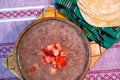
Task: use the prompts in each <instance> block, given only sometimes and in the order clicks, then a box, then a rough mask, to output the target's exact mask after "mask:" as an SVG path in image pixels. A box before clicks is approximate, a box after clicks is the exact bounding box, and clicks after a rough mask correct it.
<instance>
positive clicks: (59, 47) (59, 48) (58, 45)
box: [55, 42, 62, 50]
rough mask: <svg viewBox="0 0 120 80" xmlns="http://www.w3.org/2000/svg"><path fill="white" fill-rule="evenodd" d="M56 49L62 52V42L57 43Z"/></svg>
mask: <svg viewBox="0 0 120 80" xmlns="http://www.w3.org/2000/svg"><path fill="white" fill-rule="evenodd" d="M55 46H56V48H57V49H58V50H62V47H61V44H60V42H58V43H56V45H55Z"/></svg>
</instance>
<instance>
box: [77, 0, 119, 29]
mask: <svg viewBox="0 0 120 80" xmlns="http://www.w3.org/2000/svg"><path fill="white" fill-rule="evenodd" d="M77 4H78V7H79V9H80V12H81V14H82V16H83V18H84V19H85V20H86V21H87V22H88V23H89V24H91V25H93V26H96V27H111V26H112V27H113V26H120V0H77Z"/></svg>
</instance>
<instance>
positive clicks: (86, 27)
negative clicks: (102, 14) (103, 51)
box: [55, 0, 120, 48]
mask: <svg viewBox="0 0 120 80" xmlns="http://www.w3.org/2000/svg"><path fill="white" fill-rule="evenodd" d="M55 7H56V9H58V11H59V12H60V13H61V14H62V15H63V16H64V17H66V18H67V19H69V20H70V21H72V22H74V23H75V24H77V25H78V26H80V28H81V29H82V30H83V31H84V32H85V34H86V36H87V37H88V39H89V40H90V41H95V42H96V43H98V44H99V45H101V46H103V47H104V48H110V47H111V46H112V45H113V44H114V43H116V42H117V41H118V40H120V27H119V26H118V27H101V28H97V27H95V26H92V25H90V24H88V23H87V22H86V21H85V20H84V18H83V17H82V15H81V13H80V12H79V8H78V6H77V3H76V0H56V1H55Z"/></svg>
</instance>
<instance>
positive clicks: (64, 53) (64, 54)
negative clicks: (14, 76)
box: [60, 51, 68, 57]
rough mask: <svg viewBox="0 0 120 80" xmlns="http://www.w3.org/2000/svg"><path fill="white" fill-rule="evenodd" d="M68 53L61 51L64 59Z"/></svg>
mask: <svg viewBox="0 0 120 80" xmlns="http://www.w3.org/2000/svg"><path fill="white" fill-rule="evenodd" d="M67 54H68V53H67V52H66V51H60V56H62V57H65V56H67Z"/></svg>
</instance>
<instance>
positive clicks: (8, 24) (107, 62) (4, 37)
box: [0, 0, 120, 80]
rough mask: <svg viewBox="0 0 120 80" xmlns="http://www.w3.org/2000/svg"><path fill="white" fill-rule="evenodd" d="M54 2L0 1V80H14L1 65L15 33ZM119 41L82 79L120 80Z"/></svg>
mask: <svg viewBox="0 0 120 80" xmlns="http://www.w3.org/2000/svg"><path fill="white" fill-rule="evenodd" d="M49 4H51V5H53V4H54V0H0V80H18V78H17V77H16V76H15V75H14V74H12V73H11V72H10V71H9V70H8V69H6V68H5V67H3V66H2V62H3V61H4V60H5V58H6V57H7V55H8V54H9V53H10V51H11V50H12V49H13V47H14V44H15V42H16V39H17V37H18V35H19V33H20V32H21V31H22V30H23V29H24V28H25V27H26V26H27V25H28V24H30V23H31V22H32V21H34V20H35V19H36V18H37V17H38V16H39V15H40V13H41V11H42V10H43V8H44V7H45V6H47V5H49ZM119 61H120V41H119V42H118V43H116V44H114V45H113V46H112V47H111V48H110V49H108V50H106V51H105V53H104V54H103V55H102V56H101V58H100V59H99V60H98V61H97V63H96V64H95V65H94V66H93V68H92V69H91V70H90V72H89V73H88V74H87V75H86V77H85V79H84V80H120V62H119Z"/></svg>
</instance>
